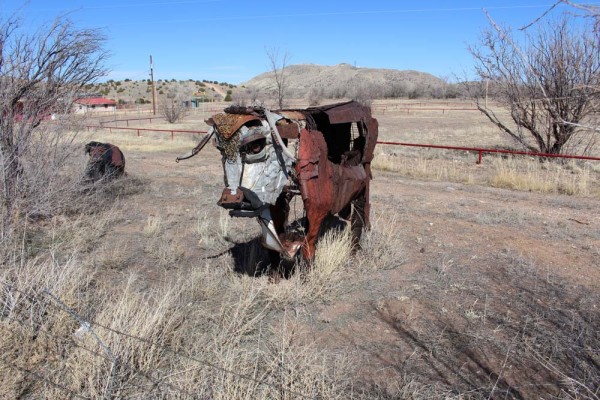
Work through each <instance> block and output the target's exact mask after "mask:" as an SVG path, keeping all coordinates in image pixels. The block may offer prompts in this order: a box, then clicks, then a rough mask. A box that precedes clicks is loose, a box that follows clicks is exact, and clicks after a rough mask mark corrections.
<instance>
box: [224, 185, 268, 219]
mask: <svg viewBox="0 0 600 400" xmlns="http://www.w3.org/2000/svg"><path fill="white" fill-rule="evenodd" d="M217 204H218V205H219V206H221V207H223V208H225V209H227V210H229V215H231V216H232V217H258V216H259V215H260V212H261V210H263V209H264V208H266V207H268V205H267V204H265V203H263V202H262V201H261V200H260V199H259V198H258V196H257V195H256V193H254V192H253V191H252V190H250V189H248V188H245V187H241V186H240V187H238V188H236V189H230V188H225V189H224V190H223V193H222V194H221V199H220V200H219V201H218V202H217Z"/></svg>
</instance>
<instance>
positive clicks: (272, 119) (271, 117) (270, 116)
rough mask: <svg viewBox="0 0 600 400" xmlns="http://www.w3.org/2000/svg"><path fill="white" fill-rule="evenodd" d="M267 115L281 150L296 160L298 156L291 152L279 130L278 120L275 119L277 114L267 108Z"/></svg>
mask: <svg viewBox="0 0 600 400" xmlns="http://www.w3.org/2000/svg"><path fill="white" fill-rule="evenodd" d="M265 117H266V118H267V122H268V123H269V126H270V127H271V129H272V130H273V134H274V135H275V139H276V140H277V145H278V146H279V147H280V148H281V151H282V152H283V154H285V155H286V157H288V158H290V159H292V161H296V157H294V155H293V154H292V153H290V151H289V150H288V149H287V147H286V145H285V144H284V143H283V140H282V139H281V135H280V134H279V131H278V130H277V121H275V114H273V113H272V112H271V111H269V110H267V109H266V108H265Z"/></svg>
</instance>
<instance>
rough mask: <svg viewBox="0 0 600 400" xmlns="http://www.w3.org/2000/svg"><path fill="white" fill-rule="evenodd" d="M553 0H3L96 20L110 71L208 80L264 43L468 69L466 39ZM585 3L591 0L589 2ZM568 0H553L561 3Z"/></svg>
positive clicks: (315, 59)
mask: <svg viewBox="0 0 600 400" xmlns="http://www.w3.org/2000/svg"><path fill="white" fill-rule="evenodd" d="M553 2H554V1H553V0H489V1H477V0H455V1H450V0H428V1H416V0H398V1H391V0H390V1H387V0H371V1H365V0H360V1H359V0H346V1H333V0H320V1H316V0H302V1H298V0H296V1H284V0H279V1H274V0H258V1H240V0H174V1H167V0H96V1H93V2H92V1H89V0H87V1H82V0H61V1H49V0H29V1H20V0H0V14H2V15H3V16H4V17H6V16H7V15H10V14H12V13H13V12H14V10H17V9H20V15H21V16H22V17H23V22H24V24H26V26H27V27H30V28H33V27H35V26H36V25H38V24H41V23H44V22H48V21H50V20H52V19H53V18H55V17H57V16H60V15H65V14H67V15H68V18H70V19H71V20H72V21H74V22H75V23H76V25H77V26H81V27H86V28H91V27H94V28H99V29H101V30H102V31H103V32H104V34H105V35H106V37H107V38H108V41H107V43H106V44H107V46H106V47H107V49H108V50H109V51H110V52H111V54H112V55H111V57H110V59H109V60H108V66H109V68H110V69H111V70H112V72H111V73H110V75H109V76H108V77H107V78H106V79H125V78H129V79H134V80H138V79H146V78H148V77H149V71H150V67H149V56H150V54H152V56H153V59H154V77H155V79H178V80H179V79H194V80H196V79H200V80H202V79H207V80H217V81H219V82H228V83H233V84H239V83H242V82H244V81H246V80H248V79H250V78H252V77H253V76H255V75H258V74H260V73H263V72H265V71H267V70H269V59H268V57H267V53H266V49H274V48H278V49H280V51H281V52H282V53H283V52H287V53H288V56H289V57H288V64H305V63H312V64H321V65H335V64H339V63H348V64H352V65H356V66H358V67H372V68H392V69H400V70H405V69H410V70H418V71H423V72H429V73H431V74H433V75H436V76H447V77H452V76H453V75H459V76H464V74H465V73H467V74H468V73H469V72H470V71H471V70H472V59H471V56H470V55H469V53H468V51H467V45H468V44H474V43H476V41H477V38H478V36H479V33H480V32H481V30H482V29H483V28H485V27H486V26H487V25H488V22H487V19H486V16H485V14H484V13H483V11H482V9H483V8H485V9H487V10H488V12H489V13H490V15H491V16H492V17H493V18H494V20H495V21H497V22H499V23H503V24H506V25H510V26H513V27H520V26H523V25H525V24H527V23H529V22H531V21H533V20H534V19H535V18H537V17H538V16H540V15H541V14H542V13H543V12H544V11H545V10H547V9H548V8H549V7H550V6H551V5H552V4H553ZM587 3H591V2H590V1H588V2H587ZM560 8H562V9H563V10H564V9H565V8H564V6H563V7H557V9H555V11H553V12H558V11H560V10H559V9H560Z"/></svg>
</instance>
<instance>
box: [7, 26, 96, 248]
mask: <svg viewBox="0 0 600 400" xmlns="http://www.w3.org/2000/svg"><path fill="white" fill-rule="evenodd" d="M103 43H104V38H103V36H102V35H101V34H100V32H98V31H96V30H90V29H82V30H79V29H76V28H75V27H74V25H73V24H72V23H71V22H70V21H69V20H67V19H64V18H59V19H57V20H56V21H54V23H52V24H50V25H47V26H44V27H42V28H40V29H39V30H38V31H36V32H35V33H27V32H25V31H24V30H23V29H22V28H21V21H20V20H18V19H16V18H10V19H7V20H0V109H1V110H2V118H1V119H0V169H1V170H2V171H3V173H2V174H1V175H0V184H1V187H2V197H3V199H4V201H3V202H2V204H1V205H0V213H1V214H2V221H1V224H2V225H1V226H0V237H5V236H7V235H10V233H11V229H12V225H13V223H14V222H15V219H18V218H19V215H21V214H28V213H29V212H32V209H31V200H33V202H34V203H35V202H36V201H37V200H39V199H40V197H43V196H47V193H46V189H47V187H48V185H47V184H48V183H49V182H48V180H51V179H59V178H58V176H59V175H60V172H61V170H62V168H63V166H64V164H65V162H66V160H67V159H68V155H69V154H70V151H69V150H70V148H69V147H68V146H66V145H67V144H68V143H70V142H71V141H72V139H73V134H69V133H68V131H66V132H65V129H64V126H61V125H59V126H58V127H53V126H48V125H47V124H46V123H45V122H44V121H45V120H46V119H48V118H49V117H50V115H58V116H62V115H68V114H69V113H70V112H71V107H72V103H73V101H74V100H75V99H76V98H77V97H78V95H79V93H80V92H81V91H82V89H83V88H84V87H85V85H87V84H89V83H91V82H93V81H94V80H96V79H97V78H98V77H100V76H102V75H104V74H105V72H106V70H105V69H104V67H103V62H104V60H105V58H106V53H105V52H104V51H103V49H102V45H103ZM58 130H60V132H59V131H58ZM48 132H50V135H48V134H47V133H48ZM71 149H72V148H71ZM41 157H48V158H41ZM40 159H43V160H44V161H45V162H39V160H40ZM28 160H29V162H28ZM34 160H35V161H34ZM42 168H43V169H44V170H45V171H41V169H42ZM44 175H45V176H44ZM38 178H42V179H41V181H42V183H43V184H42V185H41V186H40V185H39V182H35V181H36V180H37V179H38ZM25 199H28V200H27V201H25ZM46 204H48V205H49V203H48V202H46Z"/></svg>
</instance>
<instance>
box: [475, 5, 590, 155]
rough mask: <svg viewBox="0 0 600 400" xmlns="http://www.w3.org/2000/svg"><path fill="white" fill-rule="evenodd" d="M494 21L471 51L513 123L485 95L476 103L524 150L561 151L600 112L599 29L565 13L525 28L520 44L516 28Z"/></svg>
mask: <svg viewBox="0 0 600 400" xmlns="http://www.w3.org/2000/svg"><path fill="white" fill-rule="evenodd" d="M490 22H491V25H492V26H491V28H489V29H487V30H486V31H484V33H483V34H482V37H481V41H480V44H479V45H478V46H476V47H471V48H470V52H471V54H472V55H473V57H474V59H475V62H476V71H477V73H478V75H479V77H480V78H481V79H482V81H489V82H490V83H491V86H492V87H493V88H494V90H495V95H496V100H498V101H500V102H501V103H502V105H503V106H505V107H507V108H508V109H509V110H510V116H511V119H512V121H513V122H514V125H515V126H514V127H513V126H512V124H509V123H508V122H507V121H506V120H504V119H503V118H502V117H501V116H499V115H498V114H497V113H496V112H495V111H494V110H493V109H492V108H490V107H488V105H487V102H485V101H484V96H481V95H474V96H473V97H474V99H475V100H476V102H477V107H478V108H479V110H480V111H482V112H483V113H484V114H485V115H486V116H487V117H488V118H489V120H490V121H491V122H493V123H494V124H495V125H496V126H498V128H500V130H501V131H503V132H505V133H506V134H508V135H509V136H510V137H511V138H513V139H514V140H516V141H517V142H518V143H519V144H521V145H522V146H524V147H525V148H527V149H529V150H531V151H540V152H542V153H548V154H559V153H561V152H562V151H563V149H564V148H565V146H566V145H567V143H569V141H570V140H571V139H572V138H573V136H574V135H575V134H576V133H577V132H578V128H579V127H580V125H581V123H582V121H584V120H586V118H590V117H592V116H593V115H594V114H595V113H597V112H598V111H599V110H598V107H599V103H598V100H599V99H598V95H599V93H598V90H597V87H598V82H599V80H600V74H599V72H600V53H599V43H600V42H599V40H598V39H599V37H598V32H597V31H594V30H593V29H590V27H589V26H580V25H576V24H573V23H572V20H571V19H570V18H568V17H565V16H563V17H562V18H560V19H559V20H555V21H546V22H545V23H544V24H543V25H542V24H541V23H540V24H536V26H535V27H536V30H535V31H534V32H533V33H530V32H528V31H523V35H525V39H526V40H524V42H525V43H526V45H525V47H523V48H521V47H519V46H518V45H517V44H516V43H517V42H518V40H517V38H516V37H515V33H514V32H511V31H509V30H507V29H503V28H501V27H499V26H498V25H497V24H496V23H495V22H494V21H493V20H492V19H491V18H490ZM471 93H473V92H471Z"/></svg>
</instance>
